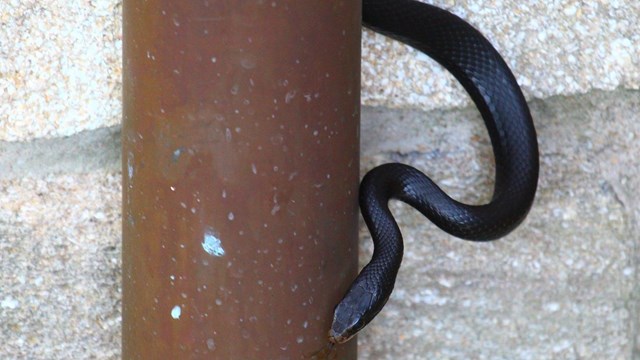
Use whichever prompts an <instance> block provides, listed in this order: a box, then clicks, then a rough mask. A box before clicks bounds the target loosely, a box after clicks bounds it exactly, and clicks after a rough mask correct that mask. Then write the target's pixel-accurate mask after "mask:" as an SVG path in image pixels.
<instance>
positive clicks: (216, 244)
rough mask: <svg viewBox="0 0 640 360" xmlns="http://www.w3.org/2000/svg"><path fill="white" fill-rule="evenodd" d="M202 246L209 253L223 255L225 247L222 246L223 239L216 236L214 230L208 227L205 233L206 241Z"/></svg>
mask: <svg viewBox="0 0 640 360" xmlns="http://www.w3.org/2000/svg"><path fill="white" fill-rule="evenodd" d="M202 248H203V249H204V251H206V252H207V253H208V254H209V255H213V256H223V255H224V249H223V248H222V241H220V239H218V237H216V236H215V234H214V233H213V231H212V230H210V229H207V230H206V231H205V233H204V241H203V242H202Z"/></svg>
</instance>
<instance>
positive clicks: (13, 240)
mask: <svg viewBox="0 0 640 360" xmlns="http://www.w3.org/2000/svg"><path fill="white" fill-rule="evenodd" d="M431 3H433V4H436V5H439V6H442V7H445V8H447V9H450V10H451V11H453V12H455V13H456V14H458V15H460V16H462V17H463V18H465V19H467V20H469V21H470V22H471V23H473V24H474V25H475V26H476V27H478V28H479V29H480V30H481V31H482V32H483V33H484V34H486V35H487V37H488V38H489V39H491V41H492V42H493V43H494V45H495V46H496V47H497V48H498V50H499V51H500V52H501V53H502V54H503V56H504V57H505V59H506V61H507V63H509V64H510V65H511V66H512V68H513V70H514V72H515V73H516V77H517V78H518V80H519V81H520V83H521V84H522V86H523V90H524V92H525V94H526V96H527V97H528V98H529V99H530V100H531V107H532V111H533V115H534V118H535V122H536V125H537V128H538V132H539V142H540V150H541V175H540V187H539V193H538V197H537V199H536V202H535V204H534V208H533V209H532V211H531V214H530V216H529V217H528V218H527V220H526V221H525V223H524V224H523V225H522V226H521V227H520V228H518V229H517V230H516V231H515V232H514V233H513V234H511V235H510V236H508V237H507V238H505V239H503V240H501V241H498V242H494V243H487V244H473V243H468V242H464V241H462V240H458V239H454V238H452V237H450V236H448V235H446V234H444V233H443V232H442V231H440V230H439V229H437V228H435V226H433V225H432V224H430V223H429V222H428V221H425V220H424V219H423V218H422V217H421V216H420V215H419V214H418V213H416V212H415V211H413V210H412V209H410V208H409V207H407V206H404V205H401V204H398V203H395V202H394V203H392V208H393V211H394V212H395V214H396V216H397V218H398V220H399V222H400V225H401V227H402V230H403V233H404V235H405V240H406V253H405V260H404V262H403V266H402V268H401V271H400V275H399V278H398V283H397V286H396V291H395V292H394V294H393V295H392V297H391V300H390V301H389V304H388V305H387V307H386V308H385V309H384V310H383V312H382V313H381V314H380V316H379V317H378V318H377V319H376V320H375V321H374V322H373V323H372V325H371V326H370V327H368V328H367V329H365V330H364V331H363V333H362V335H361V336H360V339H359V340H360V359H372V360H374V359H376V360H377V359H640V346H639V345H638V341H639V340H640V337H639V336H640V334H639V328H638V320H639V319H640V291H639V290H638V289H639V287H638V283H639V282H638V281H639V280H640V278H639V275H638V259H639V255H640V252H639V250H638V249H640V247H639V246H638V241H639V240H640V239H639V238H638V233H639V230H640V221H639V219H640V205H638V204H640V196H639V195H638V194H639V192H638V189H640V180H639V179H640V160H638V159H637V158H638V154H640V145H638V144H639V142H638V138H639V137H640V121H639V120H640V115H638V114H640V92H639V91H638V88H640V46H638V44H640V27H638V26H637V24H638V23H640V3H639V2H637V1H632V0H625V1H577V0H575V1H574V0H566V1H556V2H539V1H521V2H515V1H509V2H507V1H486V0H468V1H449V0H441V1H433V2H431ZM120 20H121V6H120V2H119V1H118V0H93V1H86V2H62V1H57V2H55V1H45V2H42V1H35V0H6V1H0V25H1V26H0V337H1V338H2V342H1V344H2V345H0V359H3V360H4V359H7V360H14V359H16V360H18V359H20V360H21V359H36V360H39V359H101V360H102V359H109V360H111V359H119V358H120V334H121V331H120V305H121V304H120V299H121V294H120V266H121V264H120V256H121V250H120V238H121V233H120V198H121V197H120V173H119V169H120V164H119V161H120V157H119V151H120V148H119V142H118V140H117V137H118V133H119V129H118V123H119V121H120V88H121V84H120V76H121V63H120V62H121V59H120V52H121V28H120ZM363 45H364V50H363V58H364V60H363V65H362V69H363V93H362V97H363V102H364V103H365V104H368V105H371V106H379V107H366V108H364V109H363V116H362V119H363V121H362V171H363V172H364V171H366V170H368V169H369V168H371V167H372V166H374V165H375V164H379V163H382V162H385V161H403V162H407V163H410V164H413V165H414V166H417V167H419V168H421V169H423V170H424V171H425V172H426V173H427V174H428V175H430V176H432V177H433V178H434V179H435V180H436V181H437V182H438V184H440V185H442V187H443V188H444V189H445V190H446V191H448V192H449V193H450V194H452V195H453V196H454V197H456V198H458V199H460V200H463V201H469V202H482V201H485V200H487V199H488V198H489V197H490V196H491V194H490V189H491V184H492V171H493V169H492V163H493V162H492V158H491V152H490V147H489V144H488V139H487V136H486V132H485V130H484V129H483V126H482V123H481V121H480V120H479V118H478V114H477V111H476V110H475V109H473V108H472V107H469V106H468V105H469V104H468V98H467V97H466V95H465V94H464V92H463V91H462V90H461V89H460V87H459V86H458V85H457V84H456V83H455V81H454V80H453V79H452V78H451V77H450V76H449V75H448V74H446V73H445V72H444V71H443V70H442V69H441V68H440V67H439V66H437V65H435V64H434V63H433V62H432V61H431V60H430V59H428V58H427V57H426V56H423V55H420V54H417V53H416V52H414V51H411V50H408V49H407V48H406V47H404V46H403V45H399V44H397V43H392V42H390V41H389V40H386V39H384V38H382V37H380V36H378V35H373V34H372V33H370V32H365V34H364V38H363ZM634 89H635V90H634ZM601 90H606V91H601ZM390 108H398V109H390ZM418 108H419V109H421V110H415V109H418ZM411 109H414V110H411ZM96 129H97V130H96ZM67 136H69V137H67ZM361 238H362V257H361V259H362V260H361V261H362V262H363V263H364V261H366V259H367V256H368V255H369V254H370V251H371V244H370V241H369V240H368V235H367V232H366V231H365V229H364V227H363V228H362V236H361Z"/></svg>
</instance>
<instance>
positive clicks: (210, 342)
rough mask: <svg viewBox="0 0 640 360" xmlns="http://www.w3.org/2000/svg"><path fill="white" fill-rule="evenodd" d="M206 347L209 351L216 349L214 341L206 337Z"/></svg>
mask: <svg viewBox="0 0 640 360" xmlns="http://www.w3.org/2000/svg"><path fill="white" fill-rule="evenodd" d="M207 348H209V350H211V351H213V350H215V349H216V342H215V341H213V339H212V338H209V339H207Z"/></svg>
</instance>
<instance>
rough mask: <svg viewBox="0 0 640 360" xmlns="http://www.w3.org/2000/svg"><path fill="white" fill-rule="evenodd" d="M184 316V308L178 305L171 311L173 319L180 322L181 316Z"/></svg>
mask: <svg viewBox="0 0 640 360" xmlns="http://www.w3.org/2000/svg"><path fill="white" fill-rule="evenodd" d="M181 314H182V308H181V307H180V305H176V306H174V307H173V309H171V317H172V318H174V319H176V320H178V319H180V315H181Z"/></svg>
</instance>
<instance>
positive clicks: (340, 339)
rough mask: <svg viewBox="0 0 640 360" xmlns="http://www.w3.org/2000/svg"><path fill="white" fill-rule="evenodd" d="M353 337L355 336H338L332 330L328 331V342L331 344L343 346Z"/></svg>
mask: <svg viewBox="0 0 640 360" xmlns="http://www.w3.org/2000/svg"><path fill="white" fill-rule="evenodd" d="M354 335H355V334H344V333H342V334H338V333H337V332H335V331H334V330H333V329H331V330H330V331H329V342H331V343H332V344H344V343H346V342H347V341H349V340H351V338H352V337H353V336H354Z"/></svg>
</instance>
